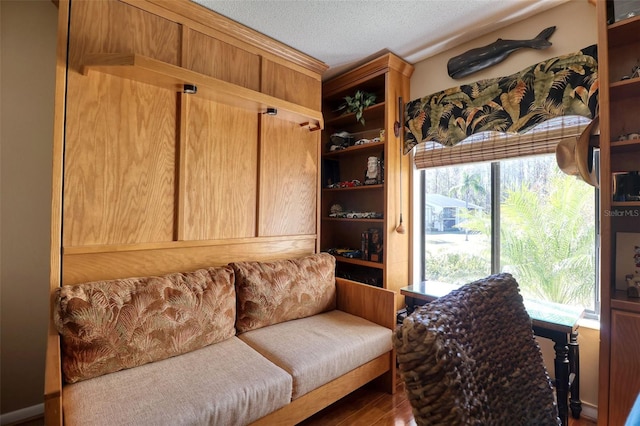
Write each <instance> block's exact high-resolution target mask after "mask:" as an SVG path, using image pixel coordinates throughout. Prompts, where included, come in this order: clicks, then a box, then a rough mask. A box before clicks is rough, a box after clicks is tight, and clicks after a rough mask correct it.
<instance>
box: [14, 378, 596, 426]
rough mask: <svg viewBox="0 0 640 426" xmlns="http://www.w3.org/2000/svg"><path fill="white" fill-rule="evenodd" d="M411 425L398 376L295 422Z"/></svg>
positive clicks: (579, 425)
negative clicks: (393, 383) (388, 385)
mask: <svg viewBox="0 0 640 426" xmlns="http://www.w3.org/2000/svg"><path fill="white" fill-rule="evenodd" d="M43 424H44V420H43V419H42V418H36V419H32V420H30V421H25V422H21V423H18V424H17V425H20V426H42V425H43ZM359 425H361V426H403V425H406V426H415V425H416V422H415V420H413V414H412V413H411V405H410V404H409V400H408V399H407V396H406V394H405V393H404V385H403V384H402V381H401V380H398V387H397V390H396V393H395V395H389V394H388V393H385V392H380V391H378V390H375V389H374V388H373V387H371V386H365V387H363V388H360V389H358V390H357V391H355V392H353V393H351V394H350V395H348V396H346V397H344V398H342V399H341V400H340V401H338V402H336V403H335V404H333V405H331V406H329V407H327V408H325V409H324V410H322V411H320V412H319V413H317V414H316V415H315V416H313V417H311V418H309V419H307V420H305V421H304V422H302V423H300V424H299V425H298V426H359ZM569 426H596V422H594V421H592V420H589V419H584V418H582V419H579V420H576V419H572V418H569Z"/></svg>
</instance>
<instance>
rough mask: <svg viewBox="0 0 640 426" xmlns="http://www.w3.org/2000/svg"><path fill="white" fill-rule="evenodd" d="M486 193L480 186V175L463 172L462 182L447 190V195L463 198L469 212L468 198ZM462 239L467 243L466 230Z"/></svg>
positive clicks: (467, 234) (467, 235)
mask: <svg viewBox="0 0 640 426" xmlns="http://www.w3.org/2000/svg"><path fill="white" fill-rule="evenodd" d="M486 193H487V191H486V190H485V189H484V186H482V182H481V181H480V175H478V174H477V173H474V174H470V173H467V172H465V173H464V174H463V175H462V182H460V183H459V184H458V185H455V186H453V187H451V189H450V190H449V195H452V194H455V195H457V196H458V197H460V196H463V197H464V204H465V209H466V210H467V211H469V197H470V196H471V195H472V194H473V195H476V196H477V195H483V196H484V195H486ZM464 239H465V241H469V233H468V229H467V228H465V229H464Z"/></svg>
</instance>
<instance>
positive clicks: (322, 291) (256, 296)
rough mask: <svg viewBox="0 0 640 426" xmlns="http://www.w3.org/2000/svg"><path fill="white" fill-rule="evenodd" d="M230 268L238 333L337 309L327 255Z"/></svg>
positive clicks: (332, 265) (331, 266)
mask: <svg viewBox="0 0 640 426" xmlns="http://www.w3.org/2000/svg"><path fill="white" fill-rule="evenodd" d="M231 266H233V270H234V272H235V275H236V292H237V297H238V319H237V321H236V329H237V330H238V333H242V332H246V331H249V330H254V329H256V328H261V327H265V326H267V325H271V324H277V323H280V322H284V321H289V320H292V319H297V318H304V317H308V316H311V315H315V314H318V313H321V312H325V311H329V310H332V309H335V307H336V283H335V268H336V260H335V258H334V257H333V256H331V255H330V254H327V253H319V254H313V255H310V256H307V257H303V258H300V259H290V260H280V261H275V262H238V263H232V264H231Z"/></svg>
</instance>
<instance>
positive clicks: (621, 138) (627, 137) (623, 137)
mask: <svg viewBox="0 0 640 426" xmlns="http://www.w3.org/2000/svg"><path fill="white" fill-rule="evenodd" d="M634 139H640V133H635V132H634V133H627V134H626V135H620V136H618V141H620V142H622V141H627V140H634Z"/></svg>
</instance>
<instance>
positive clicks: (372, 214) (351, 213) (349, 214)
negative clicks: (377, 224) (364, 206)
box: [329, 210, 383, 219]
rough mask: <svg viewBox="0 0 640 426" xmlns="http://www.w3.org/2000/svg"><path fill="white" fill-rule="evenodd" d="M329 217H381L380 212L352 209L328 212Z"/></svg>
mask: <svg viewBox="0 0 640 426" xmlns="http://www.w3.org/2000/svg"><path fill="white" fill-rule="evenodd" d="M329 217H333V218H338V219H382V218H383V214H382V213H381V212H356V211H353V210H349V211H341V212H335V213H333V212H332V213H329Z"/></svg>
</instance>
